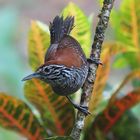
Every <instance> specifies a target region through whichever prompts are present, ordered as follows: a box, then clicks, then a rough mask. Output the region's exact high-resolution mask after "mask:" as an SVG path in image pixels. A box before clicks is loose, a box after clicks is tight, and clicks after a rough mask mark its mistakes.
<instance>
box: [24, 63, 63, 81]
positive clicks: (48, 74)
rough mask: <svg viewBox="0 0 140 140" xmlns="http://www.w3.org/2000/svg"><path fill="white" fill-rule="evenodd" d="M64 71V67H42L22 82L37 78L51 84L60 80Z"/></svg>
mask: <svg viewBox="0 0 140 140" xmlns="http://www.w3.org/2000/svg"><path fill="white" fill-rule="evenodd" d="M62 69H63V66H62V65H60V66H58V65H42V66H40V67H39V68H38V69H37V70H36V71H35V72H34V73H32V74H30V75H28V76H26V77H24V78H23V79H22V81H26V80H30V79H32V78H36V79H40V80H42V81H45V82H48V83H51V82H52V81H54V80H56V79H58V78H59V76H60V72H61V70H62Z"/></svg>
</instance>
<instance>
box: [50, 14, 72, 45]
mask: <svg viewBox="0 0 140 140" xmlns="http://www.w3.org/2000/svg"><path fill="white" fill-rule="evenodd" d="M73 24H74V17H72V16H68V17H66V18H65V19H63V16H62V17H59V16H56V17H55V18H54V20H53V22H52V23H50V34H51V44H54V43H58V42H59V41H60V40H61V39H62V38H63V37H64V35H69V34H70V32H71V30H72V29H73Z"/></svg>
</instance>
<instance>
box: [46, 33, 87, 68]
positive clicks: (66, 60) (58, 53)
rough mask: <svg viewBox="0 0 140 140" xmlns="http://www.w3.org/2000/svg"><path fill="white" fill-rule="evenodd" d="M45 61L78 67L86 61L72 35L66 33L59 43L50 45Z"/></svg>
mask: <svg viewBox="0 0 140 140" xmlns="http://www.w3.org/2000/svg"><path fill="white" fill-rule="evenodd" d="M45 63H46V64H61V65H65V66H67V67H72V66H73V67H79V68H80V67H81V65H83V64H86V63H87V61H86V57H85V54H84V52H83V50H82V49H81V47H80V44H79V43H78V42H77V41H76V40H75V39H74V38H73V37H71V36H69V35H66V36H65V37H64V38H63V39H62V40H61V41H60V43H59V44H53V45H51V46H50V48H49V49H48V51H47V53H46V56H45Z"/></svg>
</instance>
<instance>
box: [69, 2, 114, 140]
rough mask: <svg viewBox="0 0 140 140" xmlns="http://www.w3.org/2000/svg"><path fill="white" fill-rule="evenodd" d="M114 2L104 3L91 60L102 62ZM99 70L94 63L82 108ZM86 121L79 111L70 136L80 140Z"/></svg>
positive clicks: (86, 104) (86, 82) (86, 103)
mask: <svg viewBox="0 0 140 140" xmlns="http://www.w3.org/2000/svg"><path fill="white" fill-rule="evenodd" d="M114 1H115V0H104V2H103V7H102V10H101V13H100V15H99V22H98V24H97V27H96V31H95V36H94V41H93V44H92V50H91V55H90V59H91V60H97V61H99V60H100V54H101V48H102V43H103V40H104V34H105V30H106V28H107V26H108V22H109V17H110V13H111V9H112V7H113V3H114ZM97 68H98V65H97V64H94V63H91V64H90V68H89V73H88V76H87V80H86V81H85V83H84V85H83V91H82V95H81V101H80V105H82V106H88V105H89V101H90V97H91V94H92V91H93V87H94V83H95V78H96V71H97ZM84 120H85V115H84V114H83V113H82V112H79V111H78V113H77V118H76V122H75V125H74V127H73V130H72V132H71V134H70V136H71V137H72V138H73V139H74V140H79V139H80V134H81V131H82V129H83V127H84Z"/></svg>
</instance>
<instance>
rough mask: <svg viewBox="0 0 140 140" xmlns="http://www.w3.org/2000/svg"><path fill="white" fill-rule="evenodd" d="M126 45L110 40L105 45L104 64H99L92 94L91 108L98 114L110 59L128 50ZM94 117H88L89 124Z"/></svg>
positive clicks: (102, 56) (102, 55) (102, 57)
mask: <svg viewBox="0 0 140 140" xmlns="http://www.w3.org/2000/svg"><path fill="white" fill-rule="evenodd" d="M126 51H127V50H126V49H125V47H124V46H123V45H121V44H119V43H114V42H108V43H105V44H104V46H103V50H102V53H101V61H102V63H103V64H104V66H103V67H102V66H99V67H98V70H97V76H96V81H95V87H94V89H93V94H92V96H91V100H90V104H89V110H90V112H92V114H94V116H96V114H97V112H96V110H97V108H98V107H99V104H100V102H101V101H102V93H103V90H104V88H105V85H106V83H107V79H108V76H109V72H110V59H111V57H112V56H113V55H115V54H117V53H119V52H126ZM91 120H93V117H88V118H87V120H86V121H87V122H86V124H87V125H88V124H89V123H90V122H91Z"/></svg>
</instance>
